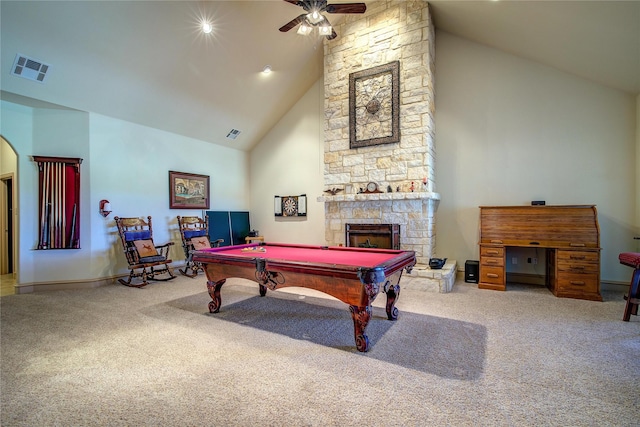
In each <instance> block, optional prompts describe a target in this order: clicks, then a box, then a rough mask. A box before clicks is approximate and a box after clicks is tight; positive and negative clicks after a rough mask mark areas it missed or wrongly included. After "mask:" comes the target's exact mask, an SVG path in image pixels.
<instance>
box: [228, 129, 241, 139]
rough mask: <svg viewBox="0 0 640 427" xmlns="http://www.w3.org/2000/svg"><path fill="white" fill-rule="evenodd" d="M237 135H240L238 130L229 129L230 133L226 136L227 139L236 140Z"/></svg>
mask: <svg viewBox="0 0 640 427" xmlns="http://www.w3.org/2000/svg"><path fill="white" fill-rule="evenodd" d="M238 135H240V131H239V130H238V129H231V131H229V133H228V134H227V138H229V139H236V138H237V137H238Z"/></svg>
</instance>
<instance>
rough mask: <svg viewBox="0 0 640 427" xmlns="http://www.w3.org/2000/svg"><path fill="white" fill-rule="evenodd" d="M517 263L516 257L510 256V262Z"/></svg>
mask: <svg viewBox="0 0 640 427" xmlns="http://www.w3.org/2000/svg"><path fill="white" fill-rule="evenodd" d="M517 263H518V257H515V256H514V257H512V258H511V264H517Z"/></svg>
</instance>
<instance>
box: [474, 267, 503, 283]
mask: <svg viewBox="0 0 640 427" xmlns="http://www.w3.org/2000/svg"><path fill="white" fill-rule="evenodd" d="M480 282H482V283H491V284H494V285H502V284H504V268H502V267H491V266H486V265H481V266H480Z"/></svg>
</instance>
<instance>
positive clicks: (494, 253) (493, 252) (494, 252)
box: [487, 251, 500, 255]
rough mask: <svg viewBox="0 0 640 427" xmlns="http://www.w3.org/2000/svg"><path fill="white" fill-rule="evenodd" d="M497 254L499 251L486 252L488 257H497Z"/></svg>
mask: <svg viewBox="0 0 640 427" xmlns="http://www.w3.org/2000/svg"><path fill="white" fill-rule="evenodd" d="M499 253H500V252H499V251H487V254H489V255H498V254H499Z"/></svg>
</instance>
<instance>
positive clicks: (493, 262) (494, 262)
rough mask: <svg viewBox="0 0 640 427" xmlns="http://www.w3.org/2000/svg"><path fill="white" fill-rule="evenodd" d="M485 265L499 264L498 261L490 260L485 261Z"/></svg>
mask: <svg viewBox="0 0 640 427" xmlns="http://www.w3.org/2000/svg"><path fill="white" fill-rule="evenodd" d="M485 263H487V264H497V263H498V260H497V259H488V260H486V261H485Z"/></svg>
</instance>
